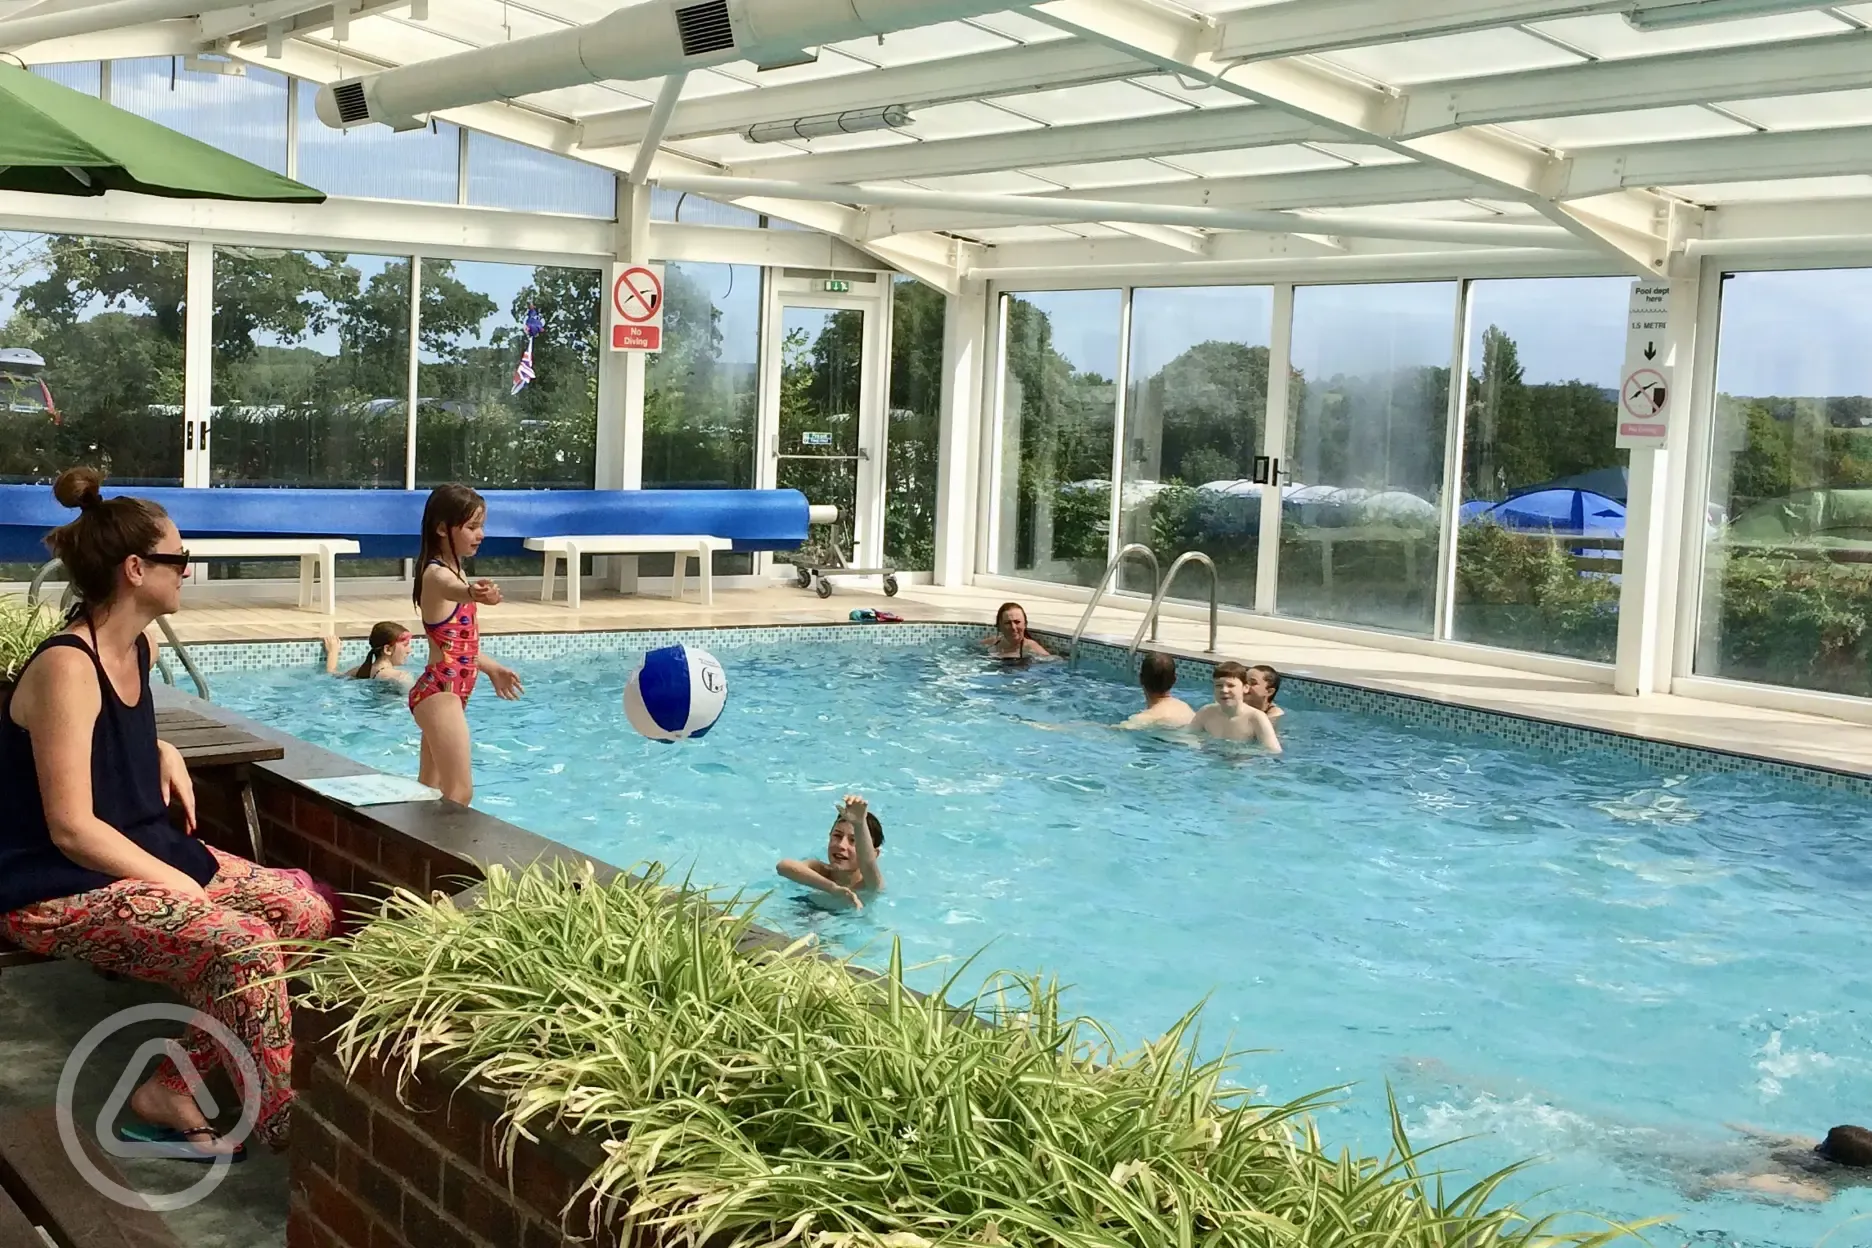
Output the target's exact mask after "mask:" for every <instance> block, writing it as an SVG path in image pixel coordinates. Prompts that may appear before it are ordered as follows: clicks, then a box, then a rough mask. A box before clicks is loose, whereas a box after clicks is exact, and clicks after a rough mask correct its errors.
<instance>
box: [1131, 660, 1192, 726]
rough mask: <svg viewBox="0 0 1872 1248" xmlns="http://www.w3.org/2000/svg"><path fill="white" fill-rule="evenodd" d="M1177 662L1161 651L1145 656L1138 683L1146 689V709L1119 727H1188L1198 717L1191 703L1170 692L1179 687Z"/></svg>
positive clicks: (1139, 671) (1139, 670)
mask: <svg viewBox="0 0 1872 1248" xmlns="http://www.w3.org/2000/svg"><path fill="white" fill-rule="evenodd" d="M1176 678H1177V668H1176V660H1175V659H1173V658H1171V657H1170V656H1169V655H1167V654H1165V653H1164V652H1163V651H1161V650H1153V651H1151V652H1150V653H1149V654H1147V655H1145V656H1144V663H1143V665H1142V666H1141V667H1140V668H1139V669H1138V684H1139V685H1141V686H1142V687H1143V689H1144V709H1143V710H1141V711H1139V712H1138V713H1137V714H1135V715H1133V716H1132V717H1131V718H1130V719H1127V720H1125V721H1124V723H1122V724H1119V725H1118V726H1119V727H1120V728H1187V727H1189V724H1190V721H1191V720H1192V719H1194V718H1196V712H1195V711H1194V710H1192V709H1191V708H1190V704H1189V703H1187V702H1185V701H1184V700H1183V699H1182V698H1179V697H1177V696H1176V695H1175V694H1173V693H1171V692H1170V691H1171V690H1172V689H1174V688H1176Z"/></svg>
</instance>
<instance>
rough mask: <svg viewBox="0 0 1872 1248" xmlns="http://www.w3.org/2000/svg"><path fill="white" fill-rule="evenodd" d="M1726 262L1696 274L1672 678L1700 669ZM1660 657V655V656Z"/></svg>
mask: <svg viewBox="0 0 1872 1248" xmlns="http://www.w3.org/2000/svg"><path fill="white" fill-rule="evenodd" d="M1722 294H1723V274H1722V266H1721V265H1720V264H1719V263H1718V262H1717V261H1715V260H1705V261H1703V263H1702V272H1701V274H1700V275H1699V278H1698V290H1697V337H1696V357H1695V360H1694V361H1693V370H1694V371H1693V377H1692V381H1691V387H1690V395H1689V404H1688V406H1687V407H1686V409H1685V411H1686V413H1687V415H1688V417H1689V419H1688V421H1687V422H1686V423H1687V426H1688V427H1687V429H1686V436H1685V438H1684V440H1683V443H1682V446H1683V448H1684V454H1683V459H1684V464H1683V484H1684V489H1683V506H1682V512H1683V517H1684V521H1683V532H1682V534H1681V535H1680V541H1679V549H1678V559H1677V576H1676V594H1677V610H1676V615H1675V618H1674V619H1673V621H1672V623H1673V628H1672V630H1671V631H1672V633H1673V638H1672V641H1673V643H1674V644H1673V646H1672V650H1671V657H1670V662H1669V666H1668V668H1667V669H1666V670H1668V671H1669V673H1670V675H1671V676H1672V678H1673V681H1674V680H1675V678H1678V677H1685V676H1693V675H1695V674H1696V652H1697V637H1698V631H1699V629H1700V627H1701V619H1700V616H1701V612H1702V609H1703V563H1704V559H1705V557H1706V553H1707V552H1706V548H1705V543H1706V541H1707V538H1706V530H1707V527H1708V524H1709V521H1708V518H1707V517H1708V515H1709V493H1710V481H1709V474H1710V465H1711V455H1712V454H1713V448H1714V447H1715V444H1716V363H1717V352H1718V351H1719V350H1720V349H1721V346H1722ZM1660 661H1662V659H1661V658H1660Z"/></svg>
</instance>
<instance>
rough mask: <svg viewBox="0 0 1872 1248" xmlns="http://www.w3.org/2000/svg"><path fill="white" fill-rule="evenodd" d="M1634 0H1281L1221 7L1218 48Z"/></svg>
mask: <svg viewBox="0 0 1872 1248" xmlns="http://www.w3.org/2000/svg"><path fill="white" fill-rule="evenodd" d="M1631 7H1632V0H1283V3H1280V4H1265V5H1261V6H1259V7H1256V8H1253V9H1244V10H1238V11H1236V12H1234V13H1224V14H1221V15H1220V19H1221V22H1222V29H1221V35H1220V37H1219V38H1218V40H1217V43H1216V56H1217V57H1219V58H1221V59H1222V60H1225V61H1232V60H1267V59H1270V58H1273V57H1279V56H1300V55H1303V54H1306V53H1310V52H1333V51H1337V50H1339V49H1342V48H1356V47H1363V46H1365V45H1367V44H1373V43H1391V42H1394V41H1397V40H1402V39H1422V38H1426V37H1428V36H1431V35H1454V34H1461V33H1463V32H1465V31H1472V30H1488V29H1490V28H1492V27H1497V26H1512V25H1514V24H1516V23H1518V22H1532V21H1542V20H1548V19H1552V18H1559V17H1578V16H1581V15H1584V14H1590V13H1608V12H1616V11H1621V10H1626V9H1630V8H1631Z"/></svg>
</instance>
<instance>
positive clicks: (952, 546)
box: [934, 280, 988, 585]
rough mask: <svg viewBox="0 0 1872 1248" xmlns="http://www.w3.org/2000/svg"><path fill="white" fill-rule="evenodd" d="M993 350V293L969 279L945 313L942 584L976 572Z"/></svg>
mask: <svg viewBox="0 0 1872 1248" xmlns="http://www.w3.org/2000/svg"><path fill="white" fill-rule="evenodd" d="M987 347H988V289H987V287H986V286H985V285H984V284H983V283H981V282H979V281H967V280H964V281H963V283H962V288H961V289H960V290H959V291H957V292H956V293H955V294H953V295H950V296H949V298H948V300H947V302H946V303H945V305H944V308H943V375H942V416H941V418H940V426H939V432H938V434H937V440H936V447H937V449H936V560H935V563H936V566H935V568H934V572H935V581H936V584H938V585H966V584H968V583H969V581H970V580H971V579H973V578H972V573H973V572H974V570H975V561H974V558H973V550H974V542H973V538H974V534H975V530H976V521H977V519H978V516H977V514H976V509H977V505H978V500H979V494H978V491H977V483H978V482H979V480H980V476H981V448H982V446H983V429H984V426H985V424H986V421H985V417H986V416H987V407H988V405H987V404H985V403H984V402H983V401H982V396H983V394H984V393H985V388H984V386H983V377H982V369H983V367H984V363H985V358H986V356H987Z"/></svg>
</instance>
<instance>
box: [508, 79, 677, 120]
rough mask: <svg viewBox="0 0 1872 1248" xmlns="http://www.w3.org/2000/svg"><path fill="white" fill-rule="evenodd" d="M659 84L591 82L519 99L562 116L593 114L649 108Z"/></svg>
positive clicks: (528, 105)
mask: <svg viewBox="0 0 1872 1248" xmlns="http://www.w3.org/2000/svg"><path fill="white" fill-rule="evenodd" d="M659 85H661V84H651V85H650V86H649V87H648V88H647V89H646V87H645V85H644V84H642V83H630V84H629V85H626V84H624V83H617V82H587V83H582V84H580V85H579V86H576V87H561V88H559V89H558V90H557V91H542V92H540V93H539V94H537V95H523V96H521V97H520V99H519V101H518V102H519V103H521V104H525V105H526V106H527V107H528V108H537V109H539V110H541V111H542V112H547V113H556V114H557V115H559V116H561V117H590V116H592V115H593V114H596V113H614V112H617V111H619V110H620V109H626V108H647V107H649V105H650V103H651V102H652V101H653V100H655V99H656V91H657V87H658V86H659Z"/></svg>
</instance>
